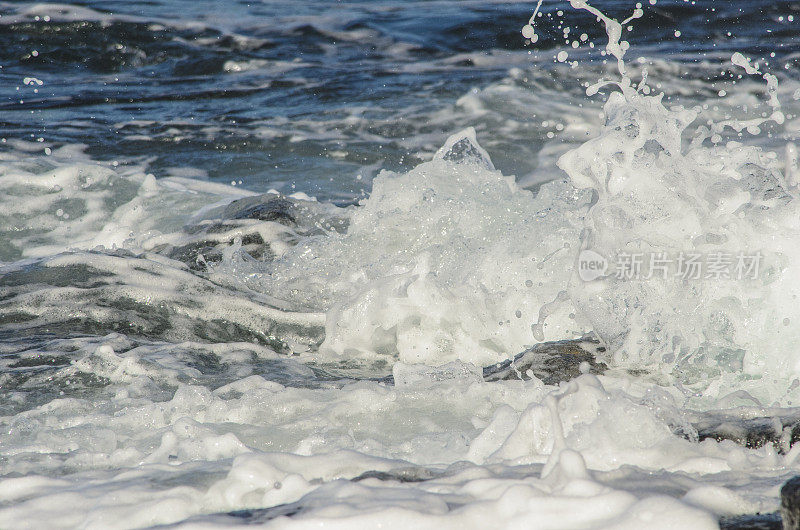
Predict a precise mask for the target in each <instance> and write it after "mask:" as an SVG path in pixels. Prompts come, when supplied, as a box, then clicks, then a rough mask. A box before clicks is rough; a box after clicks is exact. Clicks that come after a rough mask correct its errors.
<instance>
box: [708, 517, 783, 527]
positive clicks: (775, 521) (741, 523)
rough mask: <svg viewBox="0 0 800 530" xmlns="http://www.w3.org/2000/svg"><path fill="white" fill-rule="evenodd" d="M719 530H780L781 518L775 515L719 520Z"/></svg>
mask: <svg viewBox="0 0 800 530" xmlns="http://www.w3.org/2000/svg"><path fill="white" fill-rule="evenodd" d="M719 527H720V529H721V530H781V528H783V527H782V526H781V516H780V515H779V514H777V513H766V514H761V513H757V514H749V515H737V516H736V517H723V518H722V519H720V520H719Z"/></svg>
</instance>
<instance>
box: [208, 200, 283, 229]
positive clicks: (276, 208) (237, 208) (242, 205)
mask: <svg viewBox="0 0 800 530" xmlns="http://www.w3.org/2000/svg"><path fill="white" fill-rule="evenodd" d="M295 209H296V206H295V205H294V203H293V202H292V201H290V200H288V199H285V198H284V197H276V196H275V195H274V194H270V193H267V194H264V195H257V196H255V197H245V198H244V199H239V200H236V201H233V202H232V203H230V204H229V205H228V206H226V207H225V211H224V212H223V216H224V217H225V218H226V219H257V220H259V221H274V222H276V223H281V224H284V225H286V226H295V225H297V213H296V212H295Z"/></svg>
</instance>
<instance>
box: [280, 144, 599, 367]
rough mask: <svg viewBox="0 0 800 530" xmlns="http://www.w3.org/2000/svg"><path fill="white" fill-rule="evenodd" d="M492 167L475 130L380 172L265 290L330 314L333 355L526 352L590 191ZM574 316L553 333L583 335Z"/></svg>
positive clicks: (328, 340)
mask: <svg viewBox="0 0 800 530" xmlns="http://www.w3.org/2000/svg"><path fill="white" fill-rule="evenodd" d="M491 167H492V165H491V161H490V160H489V158H488V155H487V154H486V153H485V151H484V150H483V149H482V148H481V147H480V146H479V145H478V144H477V142H476V141H475V140H474V131H472V130H468V131H465V132H464V133H459V134H458V135H454V136H453V137H451V138H450V140H448V142H447V143H446V144H445V147H444V148H443V149H442V150H440V151H439V153H438V154H437V156H436V157H435V158H434V160H432V161H430V162H427V163H424V164H421V165H420V166H418V167H416V168H415V169H413V170H411V171H409V172H408V173H406V174H403V175H398V174H393V173H389V172H384V173H382V174H381V175H380V176H378V177H377V178H376V179H375V181H374V185H373V191H372V194H371V195H370V197H369V198H368V199H366V200H365V201H363V203H362V204H361V206H360V207H358V208H357V209H354V210H353V211H352V214H351V218H350V224H349V227H348V230H347V233H346V234H342V235H336V234H333V235H331V236H328V237H320V238H314V239H311V240H306V241H301V242H300V243H299V244H298V245H297V246H296V247H293V248H291V249H289V250H288V251H287V253H286V254H284V256H283V257H282V258H281V259H280V260H278V261H277V262H276V263H275V264H274V265H273V266H271V267H270V269H269V273H268V275H265V276H264V279H265V280H266V282H267V286H268V289H267V291H268V292H270V293H271V294H272V295H273V296H276V297H279V298H284V299H287V300H295V301H296V302H297V303H302V304H303V305H304V306H307V307H316V308H320V309H324V310H326V311H327V313H326V326H325V342H324V343H323V345H322V347H321V352H322V353H325V354H336V355H344V356H347V357H352V356H374V355H375V354H376V353H377V354H378V355H389V356H391V357H394V358H396V359H399V360H401V361H403V362H406V363H426V364H433V365H438V364H443V363H446V362H449V361H453V360H456V359H458V360H461V361H465V362H472V363H475V364H478V365H486V364H490V363H493V362H497V361H499V360H503V359H506V358H508V357H509V356H511V355H514V354H515V353H516V352H519V351H522V350H523V349H524V348H525V345H526V344H530V343H531V342H533V341H532V339H533V337H532V332H531V329H530V325H531V322H533V321H535V320H536V318H538V312H539V309H540V307H541V306H542V305H543V304H544V303H546V302H548V301H550V300H552V299H554V298H555V297H556V296H557V294H558V292H559V291H560V290H561V289H562V288H563V285H564V284H565V281H566V279H567V273H566V271H567V270H568V268H569V264H570V263H571V260H572V254H573V249H570V247H569V244H568V243H567V244H565V241H567V242H568V241H575V240H577V236H578V228H577V225H578V224H579V222H580V221H579V219H580V216H581V215H582V213H583V212H585V209H586V207H587V205H588V200H589V196H588V194H585V193H576V192H575V190H574V189H573V188H572V187H571V186H569V185H568V184H566V183H564V182H552V183H549V184H546V185H544V186H543V187H542V189H541V190H540V192H539V193H538V195H536V196H534V194H532V193H531V192H529V191H526V190H521V189H519V188H517V186H516V185H515V184H514V181H513V178H510V177H505V176H503V175H502V174H500V173H499V172H497V171H493V170H491V169H490V168H491ZM568 313H569V311H568V310H565V312H563V314H559V317H561V319H560V320H559V321H558V322H557V321H556V319H555V318H554V319H553V320H552V321H551V322H552V323H551V325H549V326H548V327H547V329H546V333H545V336H547V337H548V338H554V337H559V338H563V337H564V336H572V335H574V334H576V333H579V332H580V331H582V328H580V326H579V325H578V324H576V323H575V322H572V321H571V320H570V319H569V318H568V315H567V314H568Z"/></svg>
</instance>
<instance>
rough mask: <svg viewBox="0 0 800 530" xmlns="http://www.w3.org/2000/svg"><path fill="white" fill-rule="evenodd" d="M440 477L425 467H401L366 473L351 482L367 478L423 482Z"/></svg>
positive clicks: (439, 474) (439, 473) (440, 474)
mask: <svg viewBox="0 0 800 530" xmlns="http://www.w3.org/2000/svg"><path fill="white" fill-rule="evenodd" d="M441 476H442V472H440V471H435V470H433V469H429V468H426V467H417V466H411V467H403V468H398V469H392V470H389V471H367V472H365V473H362V474H360V475H359V476H357V477H355V478H353V479H352V480H353V482H360V481H362V480H366V479H368V478H375V479H378V480H384V481H385V480H394V481H397V482H425V481H426V480H431V479H434V478H438V477H441Z"/></svg>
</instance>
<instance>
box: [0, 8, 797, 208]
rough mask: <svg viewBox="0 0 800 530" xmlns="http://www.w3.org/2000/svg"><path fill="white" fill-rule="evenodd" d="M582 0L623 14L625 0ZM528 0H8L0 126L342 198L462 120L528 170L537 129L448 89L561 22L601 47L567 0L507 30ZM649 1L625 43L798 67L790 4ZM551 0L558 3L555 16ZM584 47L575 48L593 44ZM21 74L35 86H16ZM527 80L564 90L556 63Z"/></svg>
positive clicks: (111, 157) (0, 29) (0, 50)
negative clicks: (467, 103) (470, 104)
mask: <svg viewBox="0 0 800 530" xmlns="http://www.w3.org/2000/svg"><path fill="white" fill-rule="evenodd" d="M595 4H596V5H597V6H598V7H599V8H601V9H602V10H604V11H606V12H607V13H609V14H610V15H613V16H619V17H622V16H625V15H626V14H627V13H628V12H630V11H631V10H632V8H633V4H634V2H626V1H619V0H615V1H608V0H606V1H598V2H595ZM534 5H535V2H499V3H486V2H475V1H458V2H456V1H451V0H447V1H405V2H401V1H393V0H381V1H376V2H336V1H293V2H277V1H264V2H244V1H235V0H219V1H184V0H153V1H148V2H129V1H107V0H103V1H83V2H74V3H71V4H65V5H63V6H60V7H58V6H56V7H49V8H44V7H37V5H36V4H34V3H32V2H6V3H2V4H0V15H2V17H0V65H2V70H1V71H0V112H2V116H1V117H0V123H2V131H3V133H2V134H3V136H4V137H7V138H17V139H24V140H29V141H37V140H38V141H42V142H44V143H46V144H47V145H50V146H52V147H58V146H60V145H64V144H85V146H86V147H85V150H86V152H87V154H89V155H90V156H91V157H92V158H94V159H96V160H107V161H118V162H119V163H122V164H125V163H131V162H136V163H145V165H146V166H147V168H148V170H149V171H151V172H153V173H154V174H155V175H156V176H157V177H160V176H165V175H166V174H169V169H170V168H176V167H180V168H184V171H186V168H195V169H197V170H198V171H196V172H195V173H196V174H197V175H200V176H202V177H203V178H209V179H212V180H216V181H220V182H231V181H233V182H236V183H238V181H240V180H241V181H242V185H243V186H244V187H246V188H249V189H253V190H256V191H265V190H267V189H270V188H277V189H281V190H282V191H288V190H290V189H292V186H293V185H294V186H295V189H297V190H302V191H305V192H307V193H310V194H313V195H318V196H320V197H323V198H325V197H327V198H331V199H341V200H347V199H349V198H351V197H354V196H356V197H357V196H359V195H361V194H362V192H364V191H365V190H366V191H368V190H369V180H370V177H371V176H372V175H374V174H375V173H376V172H377V171H378V170H379V169H381V168H388V169H400V168H408V167H413V166H414V165H416V164H417V163H419V162H420V161H421V160H422V159H425V158H427V157H429V156H430V153H431V152H432V151H433V150H435V148H436V147H438V145H440V144H441V141H442V140H443V139H444V138H446V136H447V135H448V134H449V133H451V132H452V131H453V130H455V129H458V128H460V127H463V126H466V125H473V126H476V127H477V129H478V131H479V133H482V132H486V133H487V134H488V135H490V136H491V138H485V139H483V141H484V143H485V145H486V147H487V149H488V150H489V152H490V154H491V155H492V156H493V158H494V160H495V163H496V165H497V166H498V168H499V169H501V170H503V171H504V173H507V174H516V175H525V174H526V173H528V172H530V171H531V170H533V169H534V168H535V167H536V161H535V158H536V155H537V151H538V149H539V148H540V147H541V144H542V141H543V138H541V136H542V135H541V134H538V133H537V132H536V131H530V130H529V131H522V132H520V131H517V132H516V133H512V132H506V133H504V131H503V130H502V128H499V127H497V125H498V123H500V122H502V121H503V119H505V118H507V117H508V116H507V115H505V114H504V105H503V102H502V101H500V102H498V104H497V105H496V108H493V109H492V110H493V111H494V113H489V114H483V115H477V116H476V115H468V114H466V113H463V112H459V109H458V108H454V104H455V102H456V101H457V100H458V99H459V98H460V97H462V96H463V95H464V94H466V93H468V92H469V91H470V90H471V89H473V88H477V89H481V88H483V87H486V86H487V85H490V84H491V83H494V82H497V81H499V80H501V79H503V78H504V77H505V76H506V75H507V74H508V68H509V63H521V64H523V65H524V64H525V60H526V59H525V55H526V54H527V53H530V54H531V57H530V59H529V60H528V64H535V65H536V66H537V68H541V69H543V70H545V71H547V70H549V69H550V66H551V65H552V63H553V61H552V57H553V55H554V53H555V51H557V50H558V49H560V48H559V47H560V46H562V45H564V39H563V34H562V32H561V31H562V30H561V29H559V28H560V27H561V26H571V27H572V28H573V31H574V32H575V33H573V37H575V36H577V34H578V33H582V32H586V33H587V35H588V37H589V39H588V41H589V42H593V41H597V43H598V45H600V46H602V43H603V42H604V41H603V39H601V38H600V37H601V36H602V37H604V34H603V33H602V29H601V28H600V27H599V26H598V25H597V24H594V23H593V21H591V20H590V17H589V16H588V15H586V13H585V12H575V11H572V10H569V6H568V5H567V4H566V3H565V2H545V4H544V6H543V9H544V13H545V14H546V17H547V19H549V22H548V23H547V24H541V26H542V27H541V28H540V30H539V32H540V34H541V38H540V40H539V42H537V43H536V44H535V45H530V44H529V43H526V41H525V39H523V37H522V36H521V34H520V32H519V28H520V27H521V25H522V24H523V23H524V22H525V21H526V20H527V18H528V17H529V16H530V13H531V12H532V10H533V8H534ZM646 7H647V9H646V14H645V16H644V18H643V19H641V20H638V21H636V23H635V28H634V31H633V32H631V33H629V34H627V38H628V39H629V40H630V42H631V44H632V47H633V48H634V50H635V52H636V53H637V54H644V55H647V56H648V57H668V56H671V57H680V58H681V60H683V61H685V62H687V63H693V62H695V63H696V62H701V61H703V60H705V59H706V58H708V57H719V56H720V53H723V52H724V54H726V55H727V56H728V57H729V53H730V52H731V51H732V50H736V51H742V52H744V53H746V54H748V55H751V56H753V57H756V58H766V59H767V60H769V54H770V53H771V52H775V53H776V57H775V58H774V59H773V61H781V60H784V59H785V60H788V62H789V64H791V65H792V66H791V68H792V69H794V68H796V61H797V57H796V54H797V52H798V51H800V41H799V40H798V33H800V32H798V30H797V24H798V22H796V21H795V22H794V23H793V22H789V21H788V19H787V18H786V17H787V16H788V15H790V14H791V13H797V16H798V18H800V6H798V4H797V3H796V2H771V1H766V0H759V1H750V0H748V1H743V0H742V1H735V2H714V1H697V2H685V1H682V0H661V1H659V2H658V3H657V4H656V5H655V6H649V5H646ZM560 10H569V11H571V12H570V13H569V17H568V19H564V18H563V17H560V16H559V15H558V12H559V11H560ZM48 17H49V18H48ZM779 17H782V18H781V19H780V20H779ZM579 28H580V29H579ZM676 30H678V31H680V32H681V37H680V38H676V37H675V31H676ZM567 49H569V48H567ZM584 55H585V56H586V59H585V61H584V63H583V64H586V63H587V62H590V61H592V60H597V59H599V55H598V54H597V53H594V54H591V55H587V54H584ZM485 57H495V60H480V59H481V58H485ZM688 73H689V76H690V77H692V76H695V77H704V76H705V77H711V76H710V75H709V72H707V71H706V70H697V71H693V70H689V71H688ZM716 75H719V72H716ZM26 77H34V78H37V79H39V80H41V81H42V82H43V85H41V86H38V85H36V84H31V85H24V84H23V80H24V78H26ZM721 77H724V76H721ZM542 82H545V83H556V84H559V83H561V84H562V85H563V86H562V87H561V89H563V90H567V91H569V90H572V91H575V90H576V89H577V90H578V91H579V87H577V86H575V85H574V83H573V84H572V85H570V84H569V83H564V82H563V74H561V73H556V72H553V73H551V74H548V75H547V76H544V79H543V80H542ZM530 113H531V116H533V115H535V114H536V109H531V110H530ZM514 117H517V118H522V120H521V121H525V118H526V117H525V116H518V115H517V116H514ZM498 129H499V130H498ZM39 139H41V140H39Z"/></svg>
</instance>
